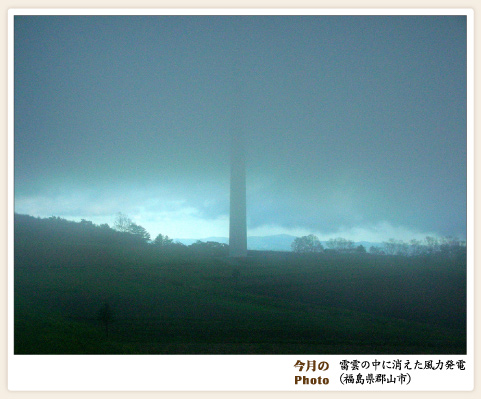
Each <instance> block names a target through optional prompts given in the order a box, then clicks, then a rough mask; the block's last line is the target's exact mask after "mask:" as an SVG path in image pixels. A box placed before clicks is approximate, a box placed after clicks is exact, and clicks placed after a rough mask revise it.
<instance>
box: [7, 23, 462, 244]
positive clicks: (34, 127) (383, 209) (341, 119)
mask: <svg viewBox="0 0 481 399" xmlns="http://www.w3.org/2000/svg"><path fill="white" fill-rule="evenodd" d="M14 29H15V35H14V63H15V64H14V67H15V69H14V73H15V75H14V76H15V79H14V85H15V100H14V106H15V125H14V146H15V147H14V155H15V160H14V163H15V211H16V212H17V213H24V214H30V215H34V216H41V217H47V216H52V215H55V216H60V217H64V218H66V219H70V220H80V219H81V218H84V219H87V220H92V221H93V222H94V223H109V224H110V225H111V226H112V225H113V222H114V219H115V214H116V213H117V212H122V213H124V214H126V215H128V216H129V217H130V218H131V219H132V220H133V221H134V222H136V223H137V224H140V225H142V226H144V227H145V228H146V229H147V230H148V231H149V232H150V233H151V235H152V236H153V237H155V236H156V235H157V234H158V233H162V234H167V235H169V236H170V237H175V238H203V237H209V236H224V237H226V236H227V235H228V231H229V230H228V212H229V172H230V169H229V135H230V132H231V130H232V108H233V105H234V104H237V105H238V106H239V115H240V119H241V123H242V129H243V131H244V133H245V135H246V140H247V214H248V216H247V218H248V234H249V235H268V234H277V233H288V234H294V235H304V234H309V233H314V234H317V235H318V236H319V238H321V239H327V238H329V237H338V236H341V237H345V238H350V239H354V240H387V239H389V238H391V237H393V238H400V239H410V238H420V237H424V236H426V235H441V236H445V235H454V236H458V237H459V238H465V237H466V188H467V187H466V110H467V105H466V67H467V64H466V17H465V16H16V17H15V26H14ZM236 88H237V89H236Z"/></svg>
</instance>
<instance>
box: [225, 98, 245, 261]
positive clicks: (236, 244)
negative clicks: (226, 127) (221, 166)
mask: <svg viewBox="0 0 481 399" xmlns="http://www.w3.org/2000/svg"><path fill="white" fill-rule="evenodd" d="M236 94H238V93H236ZM234 104H235V105H234V110H233V129H232V132H231V169H230V223H229V256H231V257H237V258H239V257H246V256H247V226H246V170H245V169H246V168H245V137H244V132H243V129H242V127H241V123H240V120H239V110H238V106H237V105H238V102H237V101H234Z"/></svg>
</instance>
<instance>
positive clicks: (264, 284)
mask: <svg viewBox="0 0 481 399" xmlns="http://www.w3.org/2000/svg"><path fill="white" fill-rule="evenodd" d="M14 282H15V287H14V289H15V291H14V301H15V315H14V320H15V337H14V338H15V342H14V347H15V353H16V354H104V353H105V354H163V353H173V354H288V353H292V354H294V353H297V354H301V353H302V354H311V353H324V354H343V353H349V354H353V353H359V354H360V353H364V354H383V353H384V354H387V353H392V354H394V353H396V354H430V353H432V354H454V353H456V354H462V353H465V351H466V328H465V324H466V260H465V257H463V256H456V257H451V258H443V257H439V256H438V257H436V256H429V257H428V256H424V257H419V258H414V257H410V258H408V257H395V256H385V255H384V256H383V255H370V254H358V255H354V254H345V255H342V254H332V253H331V254H316V255H311V256H307V255H305V256H302V255H296V254H292V253H280V252H279V253H276V252H251V253H250V255H249V257H248V258H247V259H245V260H243V261H235V260H232V259H229V258H227V257H226V256H225V254H224V253H222V252H213V253H209V252H206V251H200V250H199V248H197V249H195V250H194V249H192V248H189V247H178V248H173V249H170V250H168V249H165V248H157V247H155V246H153V245H151V244H147V243H145V242H140V241H137V240H135V239H133V238H132V237H129V235H127V233H125V234H120V233H118V232H114V231H112V230H110V229H107V228H103V229H101V228H100V227H98V226H94V225H91V224H88V223H83V224H81V223H73V222H66V221H62V220H58V219H51V220H45V219H35V218H31V217H27V216H21V215H16V217H15V265H14ZM105 303H108V304H109V306H110V308H111V309H112V312H113V319H112V321H111V322H110V323H108V325H106V323H103V322H102V321H101V320H99V316H98V314H99V311H100V309H101V308H102V307H103V306H104V304H105Z"/></svg>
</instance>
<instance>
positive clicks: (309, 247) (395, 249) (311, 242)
mask: <svg viewBox="0 0 481 399" xmlns="http://www.w3.org/2000/svg"><path fill="white" fill-rule="evenodd" d="M325 244H326V247H327V248H326V249H324V247H323V245H322V244H321V242H320V241H319V238H318V237H317V236H315V235H314V234H309V235H307V236H302V237H297V238H296V239H294V241H293V243H292V245H291V248H292V251H293V252H296V253H321V252H336V253H357V254H361V253H366V252H367V251H366V248H365V247H364V246H363V245H358V246H356V245H355V243H354V241H351V240H347V239H345V238H341V237H339V238H331V239H329V240H328V241H327V242H326V243H325ZM465 252H466V242H464V241H461V240H458V239H456V238H454V237H441V238H436V237H430V236H428V237H426V238H425V239H424V240H416V239H412V240H410V241H408V242H405V241H403V240H395V239H393V238H391V239H389V240H388V241H385V242H383V243H382V245H380V246H374V245H373V246H371V247H370V248H369V253H370V254H373V255H397V256H423V255H436V254H438V255H447V256H453V255H459V254H461V255H462V254H465Z"/></svg>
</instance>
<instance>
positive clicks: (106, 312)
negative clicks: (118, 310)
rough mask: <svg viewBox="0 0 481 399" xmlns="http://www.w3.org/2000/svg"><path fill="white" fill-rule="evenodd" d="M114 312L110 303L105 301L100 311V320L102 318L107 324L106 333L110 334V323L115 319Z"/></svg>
mask: <svg viewBox="0 0 481 399" xmlns="http://www.w3.org/2000/svg"><path fill="white" fill-rule="evenodd" d="M113 318H114V317H113V312H112V308H111V307H110V304H109V303H108V302H105V303H104V305H103V306H102V307H101V308H100V310H99V312H98V320H100V321H101V322H102V323H104V325H105V334H106V335H107V337H108V336H109V324H110V323H111V322H112V320H113Z"/></svg>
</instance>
